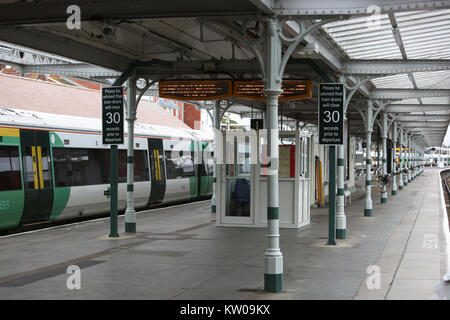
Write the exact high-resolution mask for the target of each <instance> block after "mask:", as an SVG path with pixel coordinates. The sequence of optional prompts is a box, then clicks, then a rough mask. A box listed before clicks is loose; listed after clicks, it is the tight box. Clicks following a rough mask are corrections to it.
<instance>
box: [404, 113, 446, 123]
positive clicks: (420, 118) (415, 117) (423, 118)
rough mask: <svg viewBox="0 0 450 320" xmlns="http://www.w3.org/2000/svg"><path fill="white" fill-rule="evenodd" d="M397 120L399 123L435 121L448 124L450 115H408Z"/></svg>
mask: <svg viewBox="0 0 450 320" xmlns="http://www.w3.org/2000/svg"><path fill="white" fill-rule="evenodd" d="M397 119H398V120H399V121H403V122H405V121H416V122H417V121H420V122H422V121H424V122H428V121H433V122H438V121H439V122H441V121H445V122H448V120H449V119H450V115H427V114H425V115H424V114H406V115H400V116H398V117H397Z"/></svg>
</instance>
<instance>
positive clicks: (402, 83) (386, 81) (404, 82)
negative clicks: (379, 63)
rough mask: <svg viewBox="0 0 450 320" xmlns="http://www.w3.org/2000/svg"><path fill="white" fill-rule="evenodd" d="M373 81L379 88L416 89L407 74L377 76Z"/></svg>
mask: <svg viewBox="0 0 450 320" xmlns="http://www.w3.org/2000/svg"><path fill="white" fill-rule="evenodd" d="M372 83H373V84H374V86H375V87H376V88H379V89H391V88H403V89H414V86H413V85H412V83H411V81H410V80H409V78H408V75H407V74H396V75H393V76H387V77H383V78H376V79H373V80H372Z"/></svg>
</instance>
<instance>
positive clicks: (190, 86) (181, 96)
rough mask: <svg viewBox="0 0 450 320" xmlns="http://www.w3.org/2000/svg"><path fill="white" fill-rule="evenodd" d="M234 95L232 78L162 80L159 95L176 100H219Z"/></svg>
mask: <svg viewBox="0 0 450 320" xmlns="http://www.w3.org/2000/svg"><path fill="white" fill-rule="evenodd" d="M232 95H233V86H232V82H231V81H230V80H208V81H205V80H183V81H160V82H159V96H160V97H161V98H168V99H175V100H218V99H224V98H229V97H231V96H232Z"/></svg>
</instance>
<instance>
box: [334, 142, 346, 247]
mask: <svg viewBox="0 0 450 320" xmlns="http://www.w3.org/2000/svg"><path fill="white" fill-rule="evenodd" d="M346 236H347V218H346V216H345V208H344V146H343V145H338V146H337V199H336V238H337V239H345V238H346Z"/></svg>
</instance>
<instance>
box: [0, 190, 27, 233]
mask: <svg viewBox="0 0 450 320" xmlns="http://www.w3.org/2000/svg"><path fill="white" fill-rule="evenodd" d="M24 198H25V196H24V192H23V190H14V191H2V192H0V230H3V229H11V228H15V227H17V226H18V225H19V223H20V220H21V219H22V212H23V203H24V201H25V199H24Z"/></svg>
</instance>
